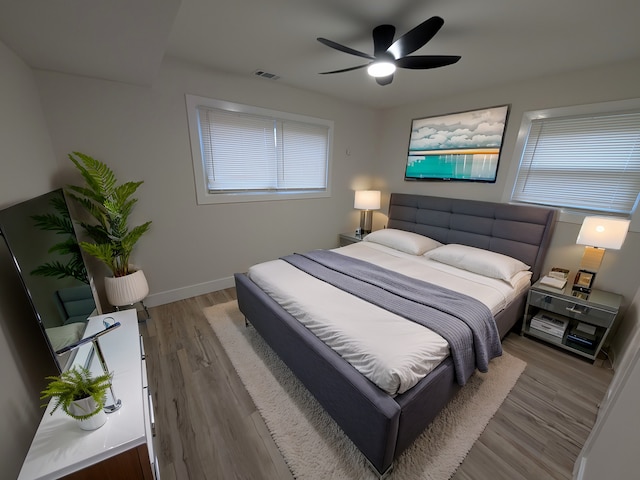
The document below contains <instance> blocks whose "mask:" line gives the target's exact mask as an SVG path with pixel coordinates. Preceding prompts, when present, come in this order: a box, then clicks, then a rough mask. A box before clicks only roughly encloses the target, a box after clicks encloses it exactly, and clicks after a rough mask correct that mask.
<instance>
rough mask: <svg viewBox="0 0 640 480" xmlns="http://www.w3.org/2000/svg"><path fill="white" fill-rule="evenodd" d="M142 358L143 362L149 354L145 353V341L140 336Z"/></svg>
mask: <svg viewBox="0 0 640 480" xmlns="http://www.w3.org/2000/svg"><path fill="white" fill-rule="evenodd" d="M140 358H141V359H142V360H144V359H145V358H147V354H146V353H144V340H143V339H142V335H140Z"/></svg>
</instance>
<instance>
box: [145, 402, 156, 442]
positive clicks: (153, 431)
mask: <svg viewBox="0 0 640 480" xmlns="http://www.w3.org/2000/svg"><path fill="white" fill-rule="evenodd" d="M147 401H148V402H149V423H150V425H151V435H152V436H154V437H155V436H156V416H155V414H154V413H153V399H152V398H151V392H147Z"/></svg>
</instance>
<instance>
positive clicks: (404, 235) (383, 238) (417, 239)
mask: <svg viewBox="0 0 640 480" xmlns="http://www.w3.org/2000/svg"><path fill="white" fill-rule="evenodd" d="M364 241H365V242H373V243H379V244H380V245H384V246H386V247H390V248H394V249H396V250H400V251H401V252H405V253H410V254H411V255H422V254H424V253H425V252H427V251H429V250H432V249H434V248H436V247H439V246H441V245H442V244H441V243H440V242H437V241H436V240H433V239H432V238H429V237H425V236H424V235H419V234H417V233H412V232H406V231H404V230H396V229H395V228H383V229H382V230H376V231H375V232H371V233H370V234H369V235H367V236H366V237H364Z"/></svg>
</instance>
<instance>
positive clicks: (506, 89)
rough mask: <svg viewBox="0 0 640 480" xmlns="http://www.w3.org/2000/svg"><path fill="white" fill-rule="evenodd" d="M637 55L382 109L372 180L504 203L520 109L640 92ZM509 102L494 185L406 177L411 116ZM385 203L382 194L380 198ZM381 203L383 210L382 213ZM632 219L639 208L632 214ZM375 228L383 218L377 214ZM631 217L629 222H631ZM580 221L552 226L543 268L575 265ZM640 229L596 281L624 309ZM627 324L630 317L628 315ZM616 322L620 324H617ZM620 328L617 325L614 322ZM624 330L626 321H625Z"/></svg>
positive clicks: (637, 263)
mask: <svg viewBox="0 0 640 480" xmlns="http://www.w3.org/2000/svg"><path fill="white" fill-rule="evenodd" d="M638 79H640V61H637V60H636V61H634V62H629V63H621V64H614V65H606V66H603V67H601V68H593V69H590V70H584V71H580V72H573V73H567V74H564V75H558V76H553V77H546V78H540V79H532V80H529V81H527V82H522V83H517V84H509V85H502V86H496V87H495V88H491V89H487V90H482V91H476V92H472V93H467V94H461V95H456V96H455V97H447V98H441V99H436V100H433V99H432V100H429V101H422V102H416V103H414V104H411V105H407V106H404V107H400V108H394V109H389V110H387V111H385V112H384V113H383V117H382V122H381V131H380V135H379V138H380V142H379V144H378V147H379V152H380V153H379V155H378V157H377V158H378V163H377V166H376V167H377V168H376V171H375V173H376V174H377V177H376V182H375V185H376V187H379V188H381V189H382V190H384V191H385V192H396V191H400V192H407V193H419V194H424V195H435V196H442V197H456V198H470V199H477V200H487V201H497V202H500V201H508V199H509V194H510V191H511V186H510V183H509V182H510V181H512V179H513V177H514V175H515V173H516V170H517V167H518V162H519V158H514V149H515V144H516V139H517V135H518V130H519V128H520V122H521V120H522V115H523V113H524V112H526V111H530V110H541V109H545V108H553V107H561V106H571V105H582V104H588V103H598V102H608V101H614V100H624V99H630V98H639V97H640V82H639V81H638ZM504 104H511V110H510V114H509V120H508V122H507V129H506V136H505V143H504V147H503V153H502V156H501V159H500V166H499V169H498V179H497V181H496V183H495V184H481V183H478V184H475V183H474V184H469V183H447V182H405V181H404V180H403V178H404V164H405V161H406V152H407V146H408V143H409V132H410V127H411V120H412V119H413V118H420V117H426V116H430V115H438V114H446V113H450V112H458V111H464V110H472V109H475V108H482V107H490V106H494V105H504ZM387 201H388V199H387ZM385 208H386V207H384V206H383V208H382V211H385ZM635 216H636V217H638V216H640V212H636V214H635ZM374 218H375V223H376V226H377V228H379V227H380V226H381V225H382V224H383V223H384V221H385V220H386V219H385V217H384V215H382V214H381V213H377V214H376V216H375V217H374ZM637 222H638V219H634V223H635V224H636V225H638V223H637ZM579 229H580V225H579V224H577V223H571V222H570V221H561V222H559V223H558V224H557V226H556V230H555V233H554V236H553V240H552V244H551V249H550V252H549V255H548V256H547V259H546V265H547V266H546V267H545V269H546V268H549V267H551V266H556V265H557V266H564V267H566V268H570V269H571V270H573V271H575V270H576V269H577V266H578V265H579V263H580V259H581V257H582V253H583V247H582V246H580V245H576V244H575V240H576V238H577V236H578V231H579ZM639 251H640V232H630V233H629V234H628V236H627V239H626V242H625V244H624V246H623V248H622V250H620V251H612V250H609V251H607V252H606V253H605V256H604V261H603V264H602V268H601V270H600V272H599V273H598V275H597V277H596V280H595V287H596V288H602V289H604V290H609V291H613V292H617V293H620V294H622V295H623V296H624V304H623V311H624V310H626V308H627V307H628V305H629V304H630V302H631V300H632V299H633V298H634V296H635V294H636V291H637V290H638V288H639V287H640V275H638V272H639V271H640V255H638V252H639ZM629 322H631V323H635V322H636V320H634V319H632V318H630V319H629ZM621 323H623V322H619V324H618V326H620V324H621ZM621 328H623V327H621ZM624 329H625V330H628V329H629V327H628V326H624ZM624 341H625V338H624V335H622V334H621V335H620V336H616V337H615V338H614V339H613V344H612V347H613V349H614V351H618V352H620V353H622V352H623V350H624V349H623V346H622V342H624Z"/></svg>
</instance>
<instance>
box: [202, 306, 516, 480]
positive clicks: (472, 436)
mask: <svg viewBox="0 0 640 480" xmlns="http://www.w3.org/2000/svg"><path fill="white" fill-rule="evenodd" d="M204 313H205V315H206V317H207V319H208V320H209V323H210V325H211V327H212V328H213V331H214V332H215V334H216V335H217V336H218V338H219V339H220V342H221V343H222V345H223V347H224V349H225V351H226V353H227V354H228V356H229V358H230V360H231V363H232V364H233V366H234V368H235V369H236V371H237V372H238V375H239V376H240V379H241V380H242V382H243V383H244V385H245V387H246V389H247V391H248V392H249V394H250V395H251V397H252V399H253V401H254V403H255V405H256V407H257V408H258V411H259V412H260V414H261V415H262V417H263V418H264V421H265V423H266V425H267V428H268V429H269V431H270V432H271V436H272V437H273V439H274V441H275V443H276V445H277V446H278V449H279V450H280V452H281V453H282V456H283V457H284V459H285V461H286V463H287V465H288V466H289V468H290V470H291V473H292V474H293V475H294V476H295V477H296V478H297V479H301V480H312V479H322V480H339V479H345V480H365V479H375V478H377V476H376V474H375V473H374V472H373V470H372V469H371V467H369V465H368V464H367V462H366V460H365V457H364V456H363V455H362V453H360V451H359V450H358V449H357V448H356V447H355V446H354V445H353V444H352V443H351V441H350V440H349V439H348V437H347V436H346V435H345V434H344V433H343V432H342V430H341V429H340V428H339V427H338V425H337V424H336V423H335V422H334V421H333V419H332V418H331V417H330V416H329V415H328V414H327V413H326V412H325V411H324V410H323V408H322V406H320V404H319V403H318V402H317V401H316V400H315V399H314V398H313V396H312V395H311V394H310V393H309V392H308V391H307V390H306V388H305V387H304V386H303V385H302V383H301V382H300V381H298V379H297V378H296V377H295V376H294V374H293V373H292V372H291V371H290V370H289V369H288V367H287V366H286V365H285V364H284V363H283V362H282V361H281V360H280V359H279V358H278V356H277V355H276V354H275V353H274V352H273V351H272V350H271V349H270V347H269V346H268V345H266V343H265V342H264V341H263V340H262V338H261V337H260V335H259V334H258V333H257V332H256V330H255V329H254V328H253V327H245V323H244V316H243V315H242V313H241V312H240V311H239V310H238V306H237V303H236V302H235V301H234V302H228V303H224V304H220V305H215V306H213V307H208V308H206V309H205V310H204ZM525 366H526V363H525V362H523V361H522V360H520V359H518V358H516V357H514V356H512V355H509V354H507V353H506V352H505V353H504V354H503V355H502V357H500V358H496V359H494V360H492V361H491V364H490V366H489V372H488V373H486V374H482V373H479V372H476V373H475V374H474V375H473V376H472V377H471V379H470V380H469V382H468V383H467V385H465V386H464V388H463V389H462V390H461V391H460V392H459V393H458V395H457V396H456V397H455V398H454V399H453V400H452V401H451V402H450V404H449V405H448V406H447V407H446V408H445V409H444V410H443V411H442V412H441V413H440V414H439V415H438V416H437V417H436V418H435V419H434V421H433V422H432V423H431V425H430V426H429V427H427V429H426V430H425V431H424V432H423V434H422V435H421V436H420V437H418V439H417V440H416V441H415V442H414V444H413V445H412V446H411V447H409V448H408V449H407V450H406V451H405V452H404V453H403V454H402V455H401V456H400V457H399V458H398V459H397V460H396V461H395V465H394V468H393V471H392V472H391V475H390V476H389V477H388V478H391V479H396V480H399V479H402V480H411V479H425V480H441V479H448V478H450V477H451V476H452V475H453V474H454V473H455V471H456V469H457V468H458V466H459V465H460V464H461V463H462V461H463V460H464V458H465V456H466V455H467V453H468V452H469V450H471V447H472V446H473V444H474V442H475V441H476V440H477V439H478V437H479V436H480V434H481V433H482V431H483V430H484V428H485V427H486V425H487V424H488V423H489V420H490V419H491V417H493V415H494V414H495V413H496V411H497V410H498V408H499V407H500V405H501V404H502V402H503V401H504V399H505V398H506V397H507V395H508V394H509V391H510V390H511V389H512V388H513V386H514V385H515V383H516V381H517V380H518V377H519V376H520V374H521V373H522V372H523V371H524V368H525Z"/></svg>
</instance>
